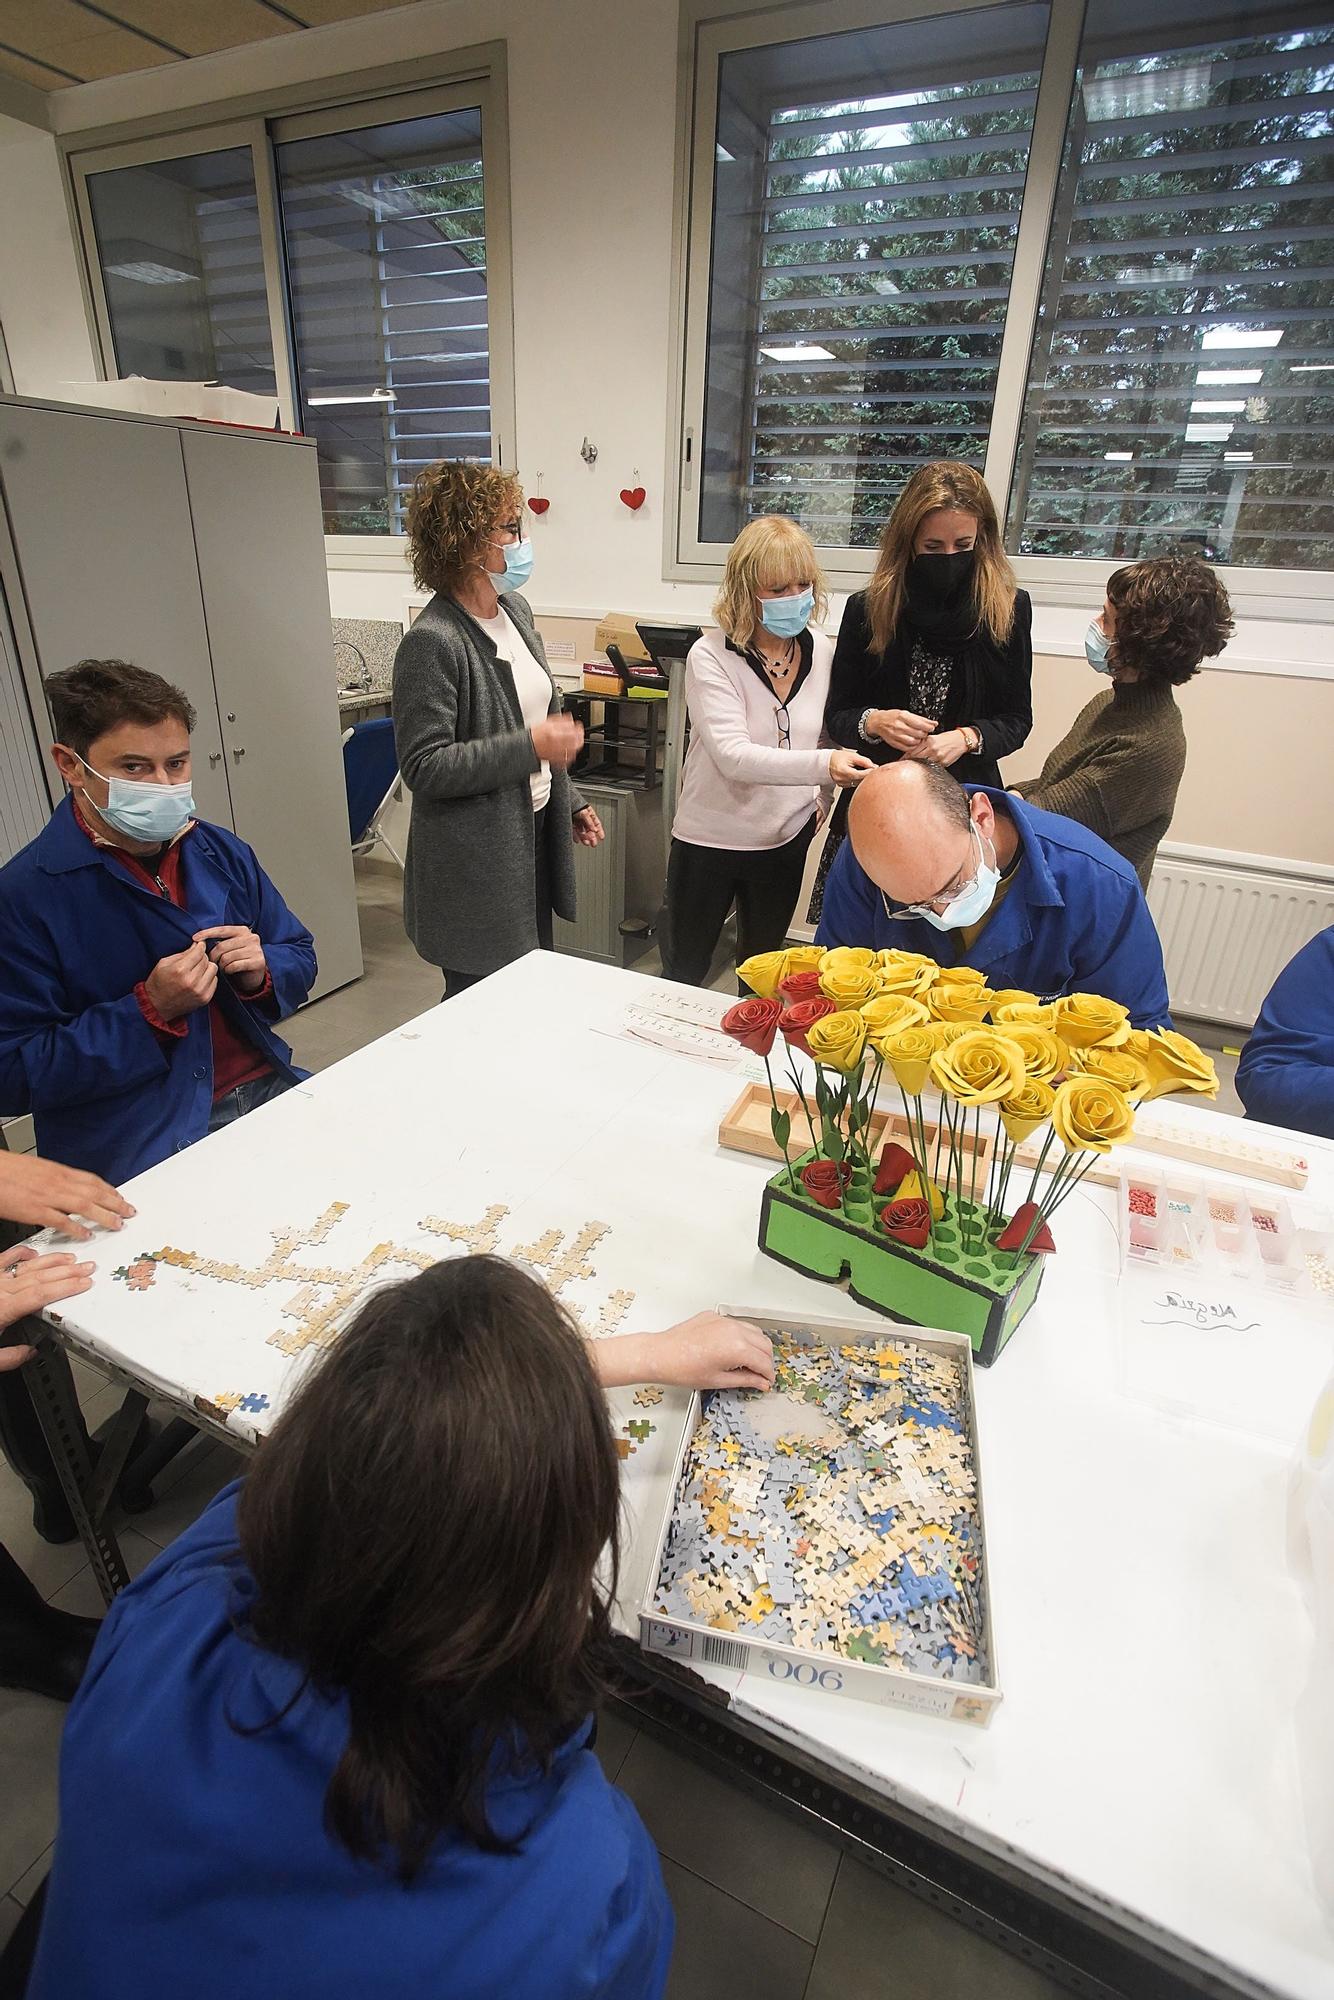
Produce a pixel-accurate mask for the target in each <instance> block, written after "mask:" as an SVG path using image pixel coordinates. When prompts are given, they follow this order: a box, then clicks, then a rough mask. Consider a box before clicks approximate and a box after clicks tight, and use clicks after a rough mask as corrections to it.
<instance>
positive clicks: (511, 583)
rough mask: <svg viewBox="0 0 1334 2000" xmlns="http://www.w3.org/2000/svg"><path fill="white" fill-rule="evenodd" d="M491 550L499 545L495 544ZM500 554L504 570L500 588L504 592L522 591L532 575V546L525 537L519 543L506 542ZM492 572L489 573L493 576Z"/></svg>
mask: <svg viewBox="0 0 1334 2000" xmlns="http://www.w3.org/2000/svg"><path fill="white" fill-rule="evenodd" d="M491 546H492V548H496V547H498V546H499V545H498V544H497V543H495V542H493V543H492V544H491ZM500 553H501V554H502V555H503V556H504V558H505V570H504V575H503V578H502V582H501V587H502V588H503V589H505V590H522V589H523V587H524V585H525V584H526V583H527V581H528V579H529V577H530V576H531V575H532V573H533V545H532V543H531V542H530V541H529V540H528V537H527V536H526V535H525V536H524V539H523V540H522V541H521V542H508V543H507V544H506V545H505V547H504V548H503V549H501V551H500ZM494 573H495V572H494V571H492V572H491V574H492V575H494Z"/></svg>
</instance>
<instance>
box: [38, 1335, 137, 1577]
mask: <svg viewBox="0 0 1334 2000" xmlns="http://www.w3.org/2000/svg"><path fill="white" fill-rule="evenodd" d="M21 1331H22V1337H23V1338H25V1339H26V1340H28V1341H30V1342H31V1343H32V1345H33V1346H34V1347H35V1348H36V1350H37V1352H36V1353H35V1355H34V1356H33V1358H32V1360H31V1361H30V1362H29V1363H28V1365H27V1367H26V1369H25V1370H24V1381H25V1383H26V1384H27V1387H28V1390H29V1393H30V1394H31V1396H32V1403H33V1408H34V1409H35V1410H36V1412H37V1417H38V1421H39V1422H40V1424H41V1426H42V1431H43V1434H44V1436H45V1438H46V1442H47V1444H48V1446H49V1447H50V1451H51V1460H52V1463H53V1464H54V1466H55V1468H56V1473H57V1475H58V1477H59V1479H60V1485H61V1490H62V1492H63V1493H64V1495H65V1499H66V1501H67V1502H68V1503H69V1510H70V1513H71V1514H72V1515H73V1516H74V1525H75V1526H76V1527H77V1529H78V1531H79V1536H80V1539H81V1540H82V1542H83V1546H84V1548H85V1550H86V1551H87V1554H88V1560H89V1562H90V1563H91V1564H92V1566H93V1575H94V1576H95V1577H96V1578H97V1585H98V1589H99V1590H100V1591H101V1593H102V1596H103V1598H104V1599H105V1601H106V1602H107V1603H108V1604H110V1603H111V1601H112V1599H113V1598H114V1597H115V1595H116V1593H117V1591H120V1590H124V1588H125V1586H126V1585H127V1584H128V1582H129V1581H130V1573H129V1571H128V1570H127V1569H126V1567H125V1558H124V1556H122V1554H121V1552H120V1544H119V1543H118V1542H117V1540H116V1537H115V1534H114V1532H113V1531H112V1530H111V1529H110V1528H109V1527H107V1526H106V1525H105V1523H104V1521H103V1518H102V1517H103V1515H104V1513H105V1511H106V1505H107V1500H108V1498H109V1496H110V1493H111V1492H112V1490H113V1489H114V1486H115V1481H116V1478H117V1477H118V1476H119V1473H120V1470H121V1466H122V1465H123V1464H124V1462H125V1458H126V1456H127V1454H128V1452H129V1449H130V1446H131V1444H132V1443H133V1441H134V1437H135V1435H136V1433H137V1431H138V1428H139V1420H140V1418H141V1417H142V1415H143V1412H144V1410H145V1409H146V1407H147V1402H148V1399H147V1397H144V1396H138V1395H135V1396H131V1397H130V1398H128V1399H127V1401H128V1402H129V1403H137V1404H138V1408H137V1409H135V1410H134V1411H133V1412H132V1413H127V1412H122V1416H121V1419H120V1420H119V1421H118V1422H117V1424H116V1426H115V1428H114V1429H113V1431H112V1434H111V1437H110V1438H109V1439H108V1440H107V1446H106V1451H107V1452H108V1453H110V1454H111V1457H112V1460H113V1463H112V1464H111V1465H110V1467H108V1468H107V1470H106V1472H103V1473H101V1476H99V1477H98V1478H97V1480H96V1481H95V1480H94V1477H93V1468H92V1463H91V1461H90V1459H89V1457H88V1451H87V1447H86V1446H85V1444H84V1432H83V1425H82V1423H81V1422H80V1420H79V1406H78V1403H77V1401H76V1400H75V1398H74V1394H73V1390H72V1389H71V1387H70V1386H69V1380H68V1377H67V1376H66V1374H65V1372H64V1371H63V1370H58V1369H54V1368H52V1367H51V1365H50V1357H51V1355H52V1354H53V1353H54V1352H55V1343H54V1342H53V1341H52V1340H51V1338H50V1332H49V1329H48V1327H47V1326H46V1324H45V1322H44V1321H42V1320H39V1319H30V1320H26V1321H24V1322H23V1324H22V1329H21ZM116 1457H119V1460H120V1463H119V1464H116V1463H115V1462H114V1460H115V1459H116ZM99 1470H100V1469H99Z"/></svg>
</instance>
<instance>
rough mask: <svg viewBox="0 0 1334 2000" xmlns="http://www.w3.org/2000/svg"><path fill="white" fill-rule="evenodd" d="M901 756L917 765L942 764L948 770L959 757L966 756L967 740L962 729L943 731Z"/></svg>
mask: <svg viewBox="0 0 1334 2000" xmlns="http://www.w3.org/2000/svg"><path fill="white" fill-rule="evenodd" d="M903 754H904V756H905V757H911V758H912V759H913V760H914V761H915V762H917V763H919V764H943V765H944V766H945V767H946V768H947V769H948V767H949V766H950V765H951V764H957V763H958V761H959V759H960V757H965V756H967V754H968V738H967V737H966V736H965V735H964V733H963V731H962V729H944V730H942V731H941V733H940V735H939V736H928V737H927V738H926V740H925V742H922V743H919V744H918V745H917V748H916V749H915V750H905V751H904V753H903Z"/></svg>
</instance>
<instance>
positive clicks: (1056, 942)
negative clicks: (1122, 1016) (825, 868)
mask: <svg viewBox="0 0 1334 2000" xmlns="http://www.w3.org/2000/svg"><path fill="white" fill-rule="evenodd" d="M816 942H817V943H818V944H823V945H827V946H832V945H840V944H844V945H870V946H872V947H873V948H874V949H876V950H883V949H885V948H887V947H890V946H896V947H897V948H898V949H900V950H902V951H920V952H925V953H926V954H927V955H928V957H931V958H934V959H936V960H937V961H938V962H939V963H940V964H941V965H970V966H972V967H974V968H975V969H976V970H977V971H978V972H983V973H985V974H986V978H987V984H988V985H989V986H991V987H993V988H1000V987H1011V986H1013V987H1021V988H1023V989H1024V990H1025V991H1027V992H1031V993H1036V994H1037V995H1038V997H1039V999H1042V1000H1047V999H1054V998H1055V997H1056V995H1057V994H1061V993H1100V994H1102V995H1103V996H1104V997H1105V998H1106V999H1108V1000H1119V1001H1120V1002H1121V1004H1122V1005H1123V1006H1124V1007H1127V1008H1129V1010H1130V1019H1131V1022H1132V1023H1133V1025H1134V1026H1135V1027H1137V1028H1153V1027H1157V1026H1158V1025H1159V1023H1163V1022H1165V1023H1167V1024H1168V1025H1170V1017H1169V1015H1168V1011H1167V978H1166V975H1165V973H1164V971H1163V950H1162V946H1161V944H1160V943H1159V941H1158V933H1157V931H1156V930H1155V929H1154V923H1153V918H1152V917H1151V916H1150V915H1149V906H1148V904H1147V903H1146V902H1145V900H1144V891H1143V890H1142V889H1141V888H1140V885H1139V881H1138V878H1137V877H1136V874H1135V871H1134V869H1133V868H1132V867H1131V866H1130V864H1129V863H1128V862H1126V861H1123V860H1122V859H1121V857H1120V855H1119V854H1114V853H1113V852H1112V850H1111V848H1110V847H1108V846H1107V844H1106V842H1105V841H1102V840H1099V838H1098V836H1097V835H1096V834H1095V833H1090V832H1089V831H1088V829H1087V828H1086V827H1082V826H1078V825H1077V824H1076V823H1075V821H1074V820H1072V819H1063V818H1061V817H1060V815H1059V814H1057V813H1048V812H1040V811H1039V810H1038V809H1037V808H1036V807H1035V806H1030V805H1025V803H1024V801H1023V800H1022V799H1020V798H1016V797H1014V796H1012V795H1010V794H1008V793H1005V792H996V791H991V790H990V789H988V788H987V787H986V786H982V785H968V786H964V785H960V784H959V783H958V782H957V781H956V780H955V779H954V778H952V777H951V776H950V775H949V772H948V771H946V770H943V769H941V768H940V767H939V766H938V765H934V764H923V763H917V762H913V761H910V760H909V759H906V758H905V759H904V760H903V761H902V762H900V763H897V764H887V765H885V766H884V767H883V769H881V770H879V771H877V772H875V774H874V775H873V776H872V777H869V778H864V779H863V780H862V783H861V784H860V785H859V786H858V787H857V790H856V792H855V794H854V795H853V800H852V806H851V810H850V811H849V814H848V839H847V840H846V841H845V842H844V844H843V847H842V849H841V850H840V852H839V855H838V858H837V860H836V861H835V863H834V866H833V868H832V869H831V870H830V874H829V880H828V882H827V883H826V885H825V892H824V909H823V914H822V916H821V919H820V928H819V930H818V931H817V933H816Z"/></svg>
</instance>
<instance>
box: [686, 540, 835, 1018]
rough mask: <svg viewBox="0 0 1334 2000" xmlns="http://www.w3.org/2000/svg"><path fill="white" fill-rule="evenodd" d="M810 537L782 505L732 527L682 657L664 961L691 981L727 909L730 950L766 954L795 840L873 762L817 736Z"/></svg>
mask: <svg viewBox="0 0 1334 2000" xmlns="http://www.w3.org/2000/svg"><path fill="white" fill-rule="evenodd" d="M827 605H828V596H827V592H826V588H825V580H824V577H823V575H822V573H821V570H820V565H819V563H818V561H817V560H816V555H815V550H814V548H813V546H812V544H811V540H810V537H809V535H807V534H806V532H805V530H804V529H803V528H801V527H799V526H798V524H797V523H796V522H795V521H792V520H789V519H788V518H787V517H786V516H784V515H781V514H767V515H765V516H764V517H763V518H762V519H760V520H758V521H752V522H751V523H750V524H749V526H748V527H746V528H743V529H742V531H741V533H740V535H738V537H737V539H736V541H735V542H734V543H733V544H732V547H731V549H730V550H729V552H728V557H727V568H726V570H725V571H724V573H723V584H722V589H721V590H720V591H719V593H718V600H717V603H716V604H715V605H714V616H715V617H716V619H717V620H718V626H717V629H716V630H714V631H709V632H706V633H705V634H704V635H703V637H702V638H700V639H698V640H697V641H696V642H695V644H694V645H693V646H692V647H691V649H690V655H689V658H688V659H687V661H686V707H687V711H688V713H689V717H690V731H691V735H690V745H689V749H688V750H687V752H686V760H685V772H684V776H683V779H682V784H681V797H680V800H679V803H678V805H677V808H676V818H675V821H674V822H673V825H672V849H671V857H670V860H669V862H668V866H667V903H666V910H665V913H664V938H663V970H664V972H665V973H666V975H667V977H668V978H669V979H680V980H683V981H684V982H686V983H687V984H689V985H693V986H703V985H704V984H706V982H707V980H708V976H709V966H710V962H711V960H712V958H713V953H714V948H715V946H716V945H717V942H718V938H719V934H720V933H721V931H722V928H723V925H724V923H725V922H726V921H727V914H728V911H729V910H730V909H731V908H732V906H733V905H734V904H735V906H736V930H737V940H736V941H737V957H738V959H741V960H744V959H747V958H749V957H750V956H751V955H752V954H753V953H755V952H760V951H772V950H776V949H777V948H778V947H779V946H780V945H781V944H782V942H783V940H784V938H785V937H786V936H787V927H788V924H789V922H790V921H791V917H792V912H793V909H794V908H795V907H796V901H797V895H798V892H799V890H800V888H801V877H802V870H803V869H804V867H805V864H806V850H807V848H808V847H809V846H810V843H811V837H812V835H813V834H814V832H815V829H816V827H817V826H818V825H819V823H820V821H821V819H822V818H823V817H824V815H825V813H826V812H827V811H828V808H829V804H830V801H831V800H832V798H833V789H834V787H835V786H836V785H855V784H856V783H857V781H858V779H859V778H861V777H862V776H863V774H864V773H865V772H867V771H869V770H870V769H871V768H872V763H871V759H870V758H869V757H868V756H867V755H866V754H865V751H864V749H862V748H858V747H853V748H850V749H840V748H839V747H838V746H837V745H836V744H832V743H831V742H830V739H829V738H828V736H826V734H825V730H824V714H825V703H826V700H827V698H828V693H829V670H830V664H831V660H832V655H833V646H832V644H831V642H830V640H829V638H828V636H827V635H826V634H825V633H824V632H821V631H820V630H819V629H818V627H817V626H816V625H814V624H812V620H813V619H817V620H818V619H820V618H823V617H824V615H825V611H826V608H827Z"/></svg>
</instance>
